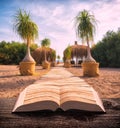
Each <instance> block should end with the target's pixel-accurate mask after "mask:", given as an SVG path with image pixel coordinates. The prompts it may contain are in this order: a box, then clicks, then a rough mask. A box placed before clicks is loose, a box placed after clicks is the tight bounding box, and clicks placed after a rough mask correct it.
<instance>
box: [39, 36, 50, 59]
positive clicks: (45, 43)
mask: <svg viewBox="0 0 120 128" xmlns="http://www.w3.org/2000/svg"><path fill="white" fill-rule="evenodd" d="M41 46H42V47H45V48H49V47H50V39H48V38H45V39H43V40H42V41H41ZM44 52H45V61H47V55H46V50H45V51H44Z"/></svg>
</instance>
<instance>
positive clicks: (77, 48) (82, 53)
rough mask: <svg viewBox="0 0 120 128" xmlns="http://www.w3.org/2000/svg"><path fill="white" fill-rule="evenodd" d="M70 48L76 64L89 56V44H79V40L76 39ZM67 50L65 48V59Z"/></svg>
mask: <svg viewBox="0 0 120 128" xmlns="http://www.w3.org/2000/svg"><path fill="white" fill-rule="evenodd" d="M70 49H71V61H75V65H77V64H78V63H79V61H83V59H84V58H85V57H86V56H87V46H85V45H79V44H77V41H75V44H74V45H71V46H70ZM65 50H66V49H65ZM65 50H64V60H66V58H65Z"/></svg>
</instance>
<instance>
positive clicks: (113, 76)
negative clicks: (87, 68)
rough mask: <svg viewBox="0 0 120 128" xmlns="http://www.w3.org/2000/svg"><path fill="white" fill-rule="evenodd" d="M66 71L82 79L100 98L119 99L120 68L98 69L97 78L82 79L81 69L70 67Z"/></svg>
mask: <svg viewBox="0 0 120 128" xmlns="http://www.w3.org/2000/svg"><path fill="white" fill-rule="evenodd" d="M67 70H68V71H70V72H71V73H73V74H74V75H75V76H78V77H80V78H82V79H84V80H85V81H86V82H87V83H88V84H90V85H91V86H92V87H93V88H94V89H95V90H96V91H97V92H98V94H99V96H100V97H101V98H104V99H105V98H120V68H100V76H98V77H83V72H82V68H77V67H72V68H68V69H67Z"/></svg>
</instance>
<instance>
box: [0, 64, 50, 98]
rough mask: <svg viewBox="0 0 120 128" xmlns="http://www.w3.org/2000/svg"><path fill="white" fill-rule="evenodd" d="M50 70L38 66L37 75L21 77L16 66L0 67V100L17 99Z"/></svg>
mask: <svg viewBox="0 0 120 128" xmlns="http://www.w3.org/2000/svg"><path fill="white" fill-rule="evenodd" d="M47 72H48V70H46V69H42V67H41V66H36V73H37V74H36V75H33V76H21V75H20V73H19V67H18V66H16V65H12V66H11V65H0V98H10V97H16V96H18V94H19V93H20V92H21V91H22V90H23V89H24V88H25V87H26V86H28V85H30V84H33V83H34V82H35V81H36V80H39V79H40V78H41V76H42V75H43V74H46V73H47Z"/></svg>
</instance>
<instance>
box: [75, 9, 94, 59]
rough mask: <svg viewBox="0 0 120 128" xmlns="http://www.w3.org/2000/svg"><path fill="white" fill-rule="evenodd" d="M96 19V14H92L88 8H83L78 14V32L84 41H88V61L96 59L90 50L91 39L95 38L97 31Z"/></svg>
mask: <svg viewBox="0 0 120 128" xmlns="http://www.w3.org/2000/svg"><path fill="white" fill-rule="evenodd" d="M95 26H96V19H95V17H94V15H91V14H90V13H89V12H88V11H87V10H83V11H81V12H79V13H78V15H77V16H76V33H77V35H78V37H80V38H82V43H84V42H86V43H87V45H88V48H87V58H86V61H95V60H94V59H93V58H92V56H91V52H90V44H89V41H90V40H93V35H94V33H95V30H96V29H95Z"/></svg>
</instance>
